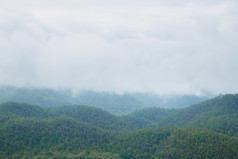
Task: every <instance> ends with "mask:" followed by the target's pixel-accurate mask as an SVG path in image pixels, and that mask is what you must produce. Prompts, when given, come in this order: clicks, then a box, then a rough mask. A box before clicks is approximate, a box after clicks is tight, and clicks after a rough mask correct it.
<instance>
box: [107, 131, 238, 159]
mask: <svg viewBox="0 0 238 159" xmlns="http://www.w3.org/2000/svg"><path fill="white" fill-rule="evenodd" d="M113 145H115V147H114V149H113V151H112V152H114V153H116V152H117V153H120V154H121V156H122V157H123V158H124V159H131V158H135V159H136V158H138V159H151V158H154V159H156V158H163V159H181V158H182V159H191V158H193V159H195V158H198V159H203V158H204V159H205V158H209V159H211V158H212V159H236V158H237V157H238V138H235V137H228V136H226V135H222V134H219V133H214V132H213V131H208V130H201V129H197V128H175V127H173V128H155V129H146V130H139V131H133V132H131V133H129V134H128V135H126V136H121V137H120V138H119V140H118V141H115V142H114V143H113Z"/></svg>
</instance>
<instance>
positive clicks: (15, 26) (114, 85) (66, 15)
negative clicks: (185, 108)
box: [0, 0, 238, 95]
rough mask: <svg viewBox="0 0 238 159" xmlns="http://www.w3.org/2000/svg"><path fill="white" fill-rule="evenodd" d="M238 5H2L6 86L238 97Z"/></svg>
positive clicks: (231, 1)
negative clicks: (210, 94)
mask: <svg viewBox="0 0 238 159" xmlns="http://www.w3.org/2000/svg"><path fill="white" fill-rule="evenodd" d="M237 11H238V2H237V1H235V0H228V1H227V0H218V1H211V0H208V1H199V2H197V1H188V0H183V1H179V2H177V1H174V0H169V1H163V0H159V1H154V0H151V1H145V0H139V1H134V0H133V1H129V2H128V1H124V0H122V1H120V2H118V1H115V0H112V1H110V2H108V1H105V0H102V1H100V2H99V1H95V0H88V1H83V0H78V1H75V0H68V1H64V0H61V1H56V0H52V1H50V2H48V1H40V2H39V1H29V0H23V1H21V2H19V1H16V0H8V1H7V0H2V1H1V2H0V48H1V52H0V77H1V78H0V85H8V86H16V87H37V88H42V87H44V88H53V89H72V90H76V91H77V90H93V91H99V92H116V93H123V92H153V93H156V94H195V95H202V94H204V93H206V92H210V93H215V94H219V93H235V92H237V90H238V86H237V81H238V74H237V70H238V63H237V59H238V54H237V51H238V45H237V40H238V39H237V37H238V31H237V28H238V12H237Z"/></svg>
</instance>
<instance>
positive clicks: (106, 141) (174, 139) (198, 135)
mask: <svg viewBox="0 0 238 159" xmlns="http://www.w3.org/2000/svg"><path fill="white" fill-rule="evenodd" d="M237 99H238V95H222V96H219V97H217V98H214V99H211V100H208V101H206V102H203V103H200V104H197V105H193V106H192V107H189V108H184V109H178V110H175V109H161V108H150V109H145V110H142V111H137V112H135V113H133V114H131V115H126V116H121V117H118V116H114V115H111V114H110V113H107V112H105V111H103V110H101V109H98V108H93V107H86V106H81V105H75V106H65V107H55V108H43V107H39V106H33V105H29V104H24V103H13V102H11V103H4V104H1V105H0V145H1V146H0V158H3V159H8V158H19V159H20V158H22V159H29V158H33V159H38V158H42V159H46V158H47V159H67V158H68V159H76V158H77V159H78V158H79V159H80V158H81V159H180V158H183V159H191V158H193V159H196V158H197V159H200V158H204V159H210V158H213V159H226V158H227V159H237V158H238V138H237V132H238V121H237V120H238V118H237V111H238V109H237V108H238V100H237ZM174 125H177V126H179V127H164V126H174ZM158 126H159V127H158ZM161 126H163V127H161ZM181 127H182V128H181ZM197 127H200V128H202V129H200V128H197ZM143 128H144V129H143ZM207 129H210V130H207ZM215 131H216V132H215ZM217 132H219V133H217ZM221 133H222V134H221ZM228 135H230V136H228Z"/></svg>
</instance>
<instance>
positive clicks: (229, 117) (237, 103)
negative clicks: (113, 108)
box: [130, 94, 238, 136]
mask: <svg viewBox="0 0 238 159" xmlns="http://www.w3.org/2000/svg"><path fill="white" fill-rule="evenodd" d="M130 116H136V117H140V118H144V119H146V120H149V121H152V122H156V123H157V124H158V125H159V126H180V127H199V128H204V129H211V130H214V131H216V132H219V133H223V134H226V135H230V136H238V94H227V95H221V96H218V97H216V98H214V99H210V100H207V101H205V102H202V103H199V104H196V105H193V106H191V107H188V108H183V109H162V108H155V107H154V108H148V109H144V110H141V111H136V112H134V113H132V114H131V115H130Z"/></svg>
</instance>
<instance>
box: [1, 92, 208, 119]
mask: <svg viewBox="0 0 238 159" xmlns="http://www.w3.org/2000/svg"><path fill="white" fill-rule="evenodd" d="M210 97H211V95H207V96H195V95H174V96H169V95H167V96H160V95H157V94H152V93H124V94H117V93H112V92H95V91H80V92H72V91H71V90H53V89H40V88H17V87H0V103H4V102H22V103H29V104H34V105H40V106H44V107H56V106H64V105H73V104H81V105H89V106H94V107H99V108H102V109H104V110H106V111H109V112H111V113H113V114H127V113H130V112H132V111H134V110H138V109H142V108H147V107H153V106H155V107H163V108H180V107H187V106H190V105H191V104H195V103H198V102H201V101H204V100H206V99H208V98H210Z"/></svg>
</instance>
